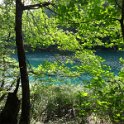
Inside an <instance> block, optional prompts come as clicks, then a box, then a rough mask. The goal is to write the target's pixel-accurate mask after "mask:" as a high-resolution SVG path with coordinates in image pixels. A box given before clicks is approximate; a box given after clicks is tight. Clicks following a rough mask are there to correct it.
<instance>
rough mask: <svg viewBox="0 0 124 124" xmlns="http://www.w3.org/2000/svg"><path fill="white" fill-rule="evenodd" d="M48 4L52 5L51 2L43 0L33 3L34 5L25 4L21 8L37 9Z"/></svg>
mask: <svg viewBox="0 0 124 124" xmlns="http://www.w3.org/2000/svg"><path fill="white" fill-rule="evenodd" d="M49 5H53V3H51V2H44V3H38V4H34V5H27V6H24V7H23V10H31V9H39V8H42V7H46V6H49Z"/></svg>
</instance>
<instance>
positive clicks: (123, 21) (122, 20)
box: [120, 0, 124, 40]
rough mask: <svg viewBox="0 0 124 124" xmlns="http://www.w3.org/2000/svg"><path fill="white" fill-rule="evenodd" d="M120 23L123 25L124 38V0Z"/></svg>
mask: <svg viewBox="0 0 124 124" xmlns="http://www.w3.org/2000/svg"><path fill="white" fill-rule="evenodd" d="M120 25H121V32H122V37H123V40H124V0H122V7H121V19H120Z"/></svg>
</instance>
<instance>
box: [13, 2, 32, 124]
mask: <svg viewBox="0 0 124 124" xmlns="http://www.w3.org/2000/svg"><path fill="white" fill-rule="evenodd" d="M23 7H24V5H23V4H22V2H21V0H16V17H15V31H16V47H17V55H18V61H19V68H20V76H21V87H22V108H21V110H22V112H21V118H20V122H19V123H20V124H30V88H29V79H28V72H27V65H26V57H25V50H24V45H23V37H22V15H23Z"/></svg>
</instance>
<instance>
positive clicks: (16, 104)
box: [0, 93, 20, 124]
mask: <svg viewBox="0 0 124 124" xmlns="http://www.w3.org/2000/svg"><path fill="white" fill-rule="evenodd" d="M19 108H20V101H19V100H18V97H17V96H16V94H15V93H9V94H8V97H7V101H6V104H5V107H4V109H3V110H2V112H1V114H0V124H17V123H18V119H17V117H18V112H19Z"/></svg>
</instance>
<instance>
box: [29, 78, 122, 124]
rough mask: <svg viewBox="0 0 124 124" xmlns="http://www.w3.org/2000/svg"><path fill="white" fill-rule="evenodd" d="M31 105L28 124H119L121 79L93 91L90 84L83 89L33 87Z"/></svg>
mask: <svg viewBox="0 0 124 124" xmlns="http://www.w3.org/2000/svg"><path fill="white" fill-rule="evenodd" d="M96 84H97V82H96ZM31 103H32V107H31V111H32V112H31V118H32V119H31V120H32V123H36V122H46V123H54V124H55V123H56V124H59V123H71V124H76V123H77V124H80V123H82V124H87V123H89V124H90V123H93V124H95V123H98V124H101V123H104V124H111V123H112V124H123V122H124V104H123V103H124V78H123V77H121V76H118V77H113V78H112V79H111V80H109V81H107V82H105V83H103V86H99V84H98V85H96V86H95V87H92V82H91V83H90V84H89V85H86V86H81V85H61V86H57V85H51V86H43V85H40V84H35V85H33V86H32V88H31Z"/></svg>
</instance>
